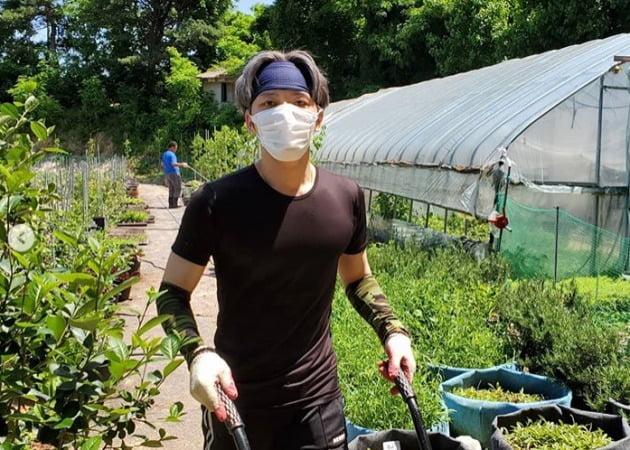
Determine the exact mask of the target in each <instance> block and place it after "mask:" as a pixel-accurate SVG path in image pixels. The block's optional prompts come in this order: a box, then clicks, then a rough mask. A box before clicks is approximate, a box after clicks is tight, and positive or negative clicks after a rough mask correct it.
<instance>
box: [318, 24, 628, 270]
mask: <svg viewBox="0 0 630 450" xmlns="http://www.w3.org/2000/svg"><path fill="white" fill-rule="evenodd" d="M629 61H630V34H621V35H616V36H612V37H609V38H607V39H603V40H595V41H590V42H587V43H584V44H580V45H574V46H570V47H566V48H563V49H560V50H554V51H549V52H546V53H542V54H539V55H534V56H530V57H526V58H522V59H513V60H509V61H504V62H502V63H499V64H496V65H494V66H490V67H485V68H482V69H479V70H474V71H470V72H466V73H461V74H457V75H453V76H449V77H445V78H439V79H432V80H429V81H425V82H422V83H418V84H413V85H409V86H401V87H394V88H388V89H382V90H380V91H378V92H376V93H371V94H366V95H364V96H361V97H359V98H355V99H350V100H344V101H340V102H336V103H333V104H332V105H331V106H330V107H329V108H328V109H327V118H326V126H325V131H324V139H323V146H322V148H321V149H320V152H319V155H318V157H319V160H320V163H321V165H322V166H324V167H327V168H329V169H331V170H333V171H335V172H337V173H340V174H343V175H346V176H348V177H350V178H352V179H354V180H356V181H357V182H358V183H359V184H360V185H361V186H362V187H364V188H365V189H366V190H368V191H369V192H372V191H376V192H385V193H390V194H395V195H397V196H400V197H404V198H407V199H411V200H412V201H413V202H421V203H423V204H427V205H435V206H439V207H442V208H446V209H447V210H452V211H458V212H461V213H465V214H469V215H471V216H474V217H476V218H479V219H483V220H486V219H488V218H490V217H495V216H496V214H497V213H505V215H506V216H507V218H508V220H509V227H507V228H506V229H505V230H503V229H502V230H501V231H500V233H499V234H500V237H499V239H497V241H498V242H497V243H498V247H499V249H500V251H501V252H502V253H503V254H505V255H506V257H508V259H511V260H512V262H513V263H514V264H516V265H517V266H519V269H520V272H521V274H523V275H543V276H554V277H557V278H566V277H570V276H574V275H590V274H598V273H613V274H620V273H623V272H625V271H626V269H627V266H628V237H629V231H628V206H629V205H628V187H629V185H628V183H629V178H628V164H629V163H628V157H627V153H628V137H629V125H628V122H629V120H630V116H629V114H628V110H629V107H630V95H629V90H628V89H629V86H630V82H629V79H630V72H629V70H630V64H628V62H629ZM506 181H509V182H507V183H506ZM496 247H497V246H496V245H495V248H496Z"/></svg>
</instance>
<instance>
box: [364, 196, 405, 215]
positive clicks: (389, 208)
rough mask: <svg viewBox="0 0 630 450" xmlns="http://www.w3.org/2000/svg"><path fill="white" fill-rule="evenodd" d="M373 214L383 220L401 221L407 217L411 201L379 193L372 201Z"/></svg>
mask: <svg viewBox="0 0 630 450" xmlns="http://www.w3.org/2000/svg"><path fill="white" fill-rule="evenodd" d="M372 204H373V207H374V212H375V213H377V214H378V215H380V216H382V217H383V218H385V219H403V220H406V219H407V218H408V217H409V209H410V208H411V200H410V199H408V198H402V197H400V196H398V195H394V194H387V193H385V192H379V193H378V194H377V195H376V197H375V198H374V200H373V203H372Z"/></svg>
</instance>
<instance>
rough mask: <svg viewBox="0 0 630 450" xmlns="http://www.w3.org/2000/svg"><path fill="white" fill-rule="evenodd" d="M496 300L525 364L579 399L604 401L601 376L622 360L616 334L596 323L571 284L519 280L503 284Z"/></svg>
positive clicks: (597, 402) (510, 337)
mask: <svg viewBox="0 0 630 450" xmlns="http://www.w3.org/2000/svg"><path fill="white" fill-rule="evenodd" d="M500 298H501V302H500V304H499V310H498V311H499V316H500V318H501V321H502V322H503V323H504V326H505V329H506V331H507V334H508V338H509V340H510V342H511V343H512V345H513V347H514V350H515V351H516V352H517V353H518V355H519V360H520V362H521V363H522V365H523V366H524V367H527V368H528V369H529V370H531V371H532V372H535V373H540V374H543V375H547V376H550V377H554V378H557V379H560V380H561V381H563V382H565V383H566V384H567V385H568V386H569V387H570V388H571V389H572V390H573V394H574V397H577V400H578V401H580V400H583V401H590V402H591V404H592V405H593V406H594V405H596V404H601V403H602V402H603V401H605V399H602V398H601V395H602V394H603V392H601V391H600V388H599V384H600V383H601V381H602V380H601V375H602V373H603V372H602V371H603V369H604V368H607V367H617V366H619V365H620V364H622V365H623V364H624V362H623V359H622V355H621V351H622V345H621V337H620V335H619V333H618V330H617V329H616V328H615V327H613V326H606V325H605V324H602V323H601V322H600V323H598V322H597V321H595V319H594V312H593V309H592V308H591V307H590V305H589V303H588V301H586V300H585V299H584V298H583V297H581V296H579V295H578V292H577V289H576V286H575V284H569V285H559V286H555V287H554V286H553V285H552V284H551V283H548V282H544V281H531V280H530V281H525V280H523V281H520V282H518V283H512V284H510V285H506V287H505V289H504V290H503V292H502V293H501V296H500ZM626 370H627V367H626Z"/></svg>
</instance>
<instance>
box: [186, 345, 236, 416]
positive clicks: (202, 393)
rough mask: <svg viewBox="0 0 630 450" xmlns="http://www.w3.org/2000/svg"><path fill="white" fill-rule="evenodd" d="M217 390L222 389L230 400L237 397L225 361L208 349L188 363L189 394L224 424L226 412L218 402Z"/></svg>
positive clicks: (223, 406)
mask: <svg viewBox="0 0 630 450" xmlns="http://www.w3.org/2000/svg"><path fill="white" fill-rule="evenodd" d="M217 389H223V390H224V391H225V393H226V394H227V396H228V397H229V398H230V399H232V400H234V399H235V398H236V397H237V396H238V392H237V390H236V385H235V384H234V379H233V378H232V372H231V371H230V368H229V367H228V365H227V363H226V362H225V360H224V359H223V358H221V357H220V356H219V355H217V354H216V353H215V352H213V351H210V350H209V349H208V350H206V351H202V352H199V353H198V354H197V355H196V356H195V357H194V358H193V360H192V362H191V363H190V393H191V395H192V396H193V397H194V398H195V400H197V401H198V402H199V403H201V404H202V405H204V406H205V407H206V408H208V409H209V410H210V411H213V412H214V414H215V415H216V416H217V419H218V420H219V421H220V422H224V421H225V419H226V418H227V412H226V410H225V405H223V404H222V403H221V401H220V400H219V394H218V393H217Z"/></svg>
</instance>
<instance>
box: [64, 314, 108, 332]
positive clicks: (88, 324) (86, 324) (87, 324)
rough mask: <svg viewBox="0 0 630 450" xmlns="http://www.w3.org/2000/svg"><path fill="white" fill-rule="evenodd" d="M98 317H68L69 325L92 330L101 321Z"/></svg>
mask: <svg viewBox="0 0 630 450" xmlns="http://www.w3.org/2000/svg"><path fill="white" fill-rule="evenodd" d="M101 320H102V319H101V318H100V317H95V318H93V319H83V320H75V319H70V325H71V326H73V327H77V328H81V329H82V330H88V331H94V330H96V328H98V324H99V323H100V322H101Z"/></svg>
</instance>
